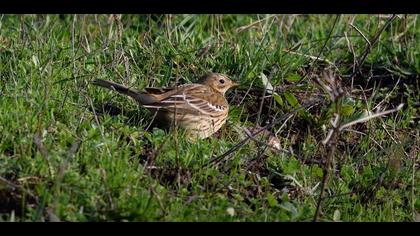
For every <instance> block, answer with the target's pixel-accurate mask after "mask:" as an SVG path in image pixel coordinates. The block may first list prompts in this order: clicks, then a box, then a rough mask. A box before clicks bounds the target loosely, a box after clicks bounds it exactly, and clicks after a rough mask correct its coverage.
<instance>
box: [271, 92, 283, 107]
mask: <svg viewBox="0 0 420 236" xmlns="http://www.w3.org/2000/svg"><path fill="white" fill-rule="evenodd" d="M273 97H274V100H276V102H277V103H278V104H279V105H280V106H283V105H284V102H283V99H282V98H281V96H280V95H278V93H274V94H273Z"/></svg>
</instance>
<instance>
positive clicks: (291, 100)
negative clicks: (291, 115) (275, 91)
mask: <svg viewBox="0 0 420 236" xmlns="http://www.w3.org/2000/svg"><path fill="white" fill-rule="evenodd" d="M284 97H285V98H286V100H287V102H288V103H289V104H290V105H291V106H292V107H297V105H298V104H299V102H298V100H297V98H296V97H295V95H293V94H291V93H289V92H284Z"/></svg>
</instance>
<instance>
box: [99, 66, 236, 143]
mask: <svg viewBox="0 0 420 236" xmlns="http://www.w3.org/2000/svg"><path fill="white" fill-rule="evenodd" d="M93 84H95V85H98V86H101V87H105V88H108V89H112V90H116V91H117V92H120V93H122V94H126V95H128V96H130V97H132V98H133V99H134V100H136V101H137V102H138V103H139V104H140V105H142V106H143V107H146V108H148V109H151V110H156V111H157V117H156V118H157V119H158V120H159V122H160V123H161V124H164V125H168V124H169V125H174V124H175V125H176V126H179V127H181V128H183V129H185V130H186V132H187V135H188V137H189V138H192V139H197V138H199V139H203V138H207V137H209V136H211V135H212V134H214V133H215V132H216V131H218V130H219V129H220V128H221V127H222V125H223V124H224V123H225V122H226V118H227V116H228V112H229V104H228V102H227V100H226V98H225V93H226V91H227V90H229V89H230V88H232V87H235V86H237V85H238V84H237V83H235V82H233V81H231V80H230V79H229V78H228V77H227V76H226V75H223V74H219V73H210V74H208V75H206V76H204V77H203V78H202V79H200V80H199V81H198V82H197V83H193V84H184V85H180V86H178V87H175V88H145V92H139V91H137V90H135V89H132V88H127V87H125V86H123V85H120V84H117V83H114V82H111V81H106V80H94V81H93Z"/></svg>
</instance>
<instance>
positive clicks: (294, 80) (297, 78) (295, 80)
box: [286, 74, 302, 82]
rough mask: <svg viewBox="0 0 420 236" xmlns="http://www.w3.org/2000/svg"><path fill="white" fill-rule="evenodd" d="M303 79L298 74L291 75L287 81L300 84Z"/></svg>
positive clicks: (287, 77)
mask: <svg viewBox="0 0 420 236" xmlns="http://www.w3.org/2000/svg"><path fill="white" fill-rule="evenodd" d="M301 78H302V77H301V76H300V75H298V74H290V75H287V76H286V80H287V81H289V82H298V81H299V80H300V79H301Z"/></svg>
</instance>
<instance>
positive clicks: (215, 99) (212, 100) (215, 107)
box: [146, 84, 228, 116]
mask: <svg viewBox="0 0 420 236" xmlns="http://www.w3.org/2000/svg"><path fill="white" fill-rule="evenodd" d="M161 96H162V99H161V100H160V101H159V102H157V103H154V104H148V105H147V106H146V107H149V108H159V109H164V110H167V111H170V112H175V111H176V113H191V114H205V115H211V116H213V115H218V114H220V113H224V112H225V111H226V109H228V107H227V102H226V99H225V98H224V97H223V96H222V95H221V94H218V93H216V92H214V91H212V90H211V89H210V88H208V87H207V86H204V85H201V84H189V85H186V86H182V87H178V89H174V90H171V91H169V92H167V93H166V94H162V95H161Z"/></svg>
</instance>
